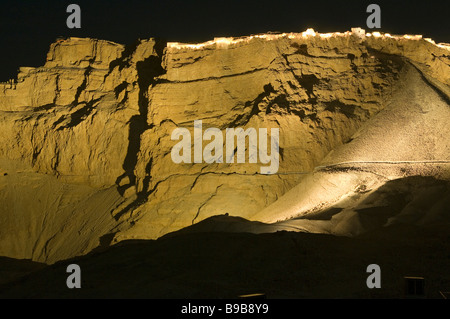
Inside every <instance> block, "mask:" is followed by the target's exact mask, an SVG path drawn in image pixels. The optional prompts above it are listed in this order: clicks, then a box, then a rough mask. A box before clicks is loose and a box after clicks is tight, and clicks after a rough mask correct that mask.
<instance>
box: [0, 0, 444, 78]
mask: <svg viewBox="0 0 450 319" xmlns="http://www.w3.org/2000/svg"><path fill="white" fill-rule="evenodd" d="M71 3H76V4H78V5H80V7H81V11H82V14H81V26H82V28H81V29H76V30H75V29H68V28H67V26H66V19H67V16H68V15H69V14H68V13H66V8H67V6H68V5H69V4H71ZM370 3H376V4H378V5H380V7H381V21H382V22H381V29H380V30H379V31H381V32H390V33H393V34H405V33H409V34H422V35H424V37H431V38H433V39H434V40H435V41H436V42H450V34H449V30H450V19H449V12H450V11H449V8H450V5H449V3H450V1H448V0H446V1H417V0H409V1H405V0H401V1H395V0H390V1H379V0H372V1H365V0H346V1H344V0H338V1H320V0H317V1H314V0H309V1H304V0H297V1H285V0H271V1H269V0H259V1H253V0H251V1H244V0H241V1H236V0H228V1H222V0H209V1H204V0H199V1H189V0H184V1H183V0H159V1H153V0H146V1H144V0H109V1H106V0H91V1H85V0H71V1H67V0H44V1H34V0H14V1H1V2H0V6H1V8H0V40H1V44H2V50H1V53H0V58H1V65H0V81H6V80H8V79H9V78H15V77H16V74H17V69H18V68H19V67H20V66H40V65H43V64H44V62H45V56H46V53H47V51H48V48H49V45H50V44H51V43H52V42H54V40H55V39H56V38H57V37H59V36H63V37H69V36H77V37H92V38H99V39H106V40H111V41H114V42H118V43H122V44H128V43H132V42H133V41H134V40H136V39H138V38H149V37H159V38H163V39H166V40H168V41H178V42H201V41H207V40H210V39H212V38H214V37H220V36H243V35H250V34H256V33H264V32H267V31H280V32H301V31H305V30H306V28H309V27H312V28H314V29H315V30H316V31H319V32H331V31H347V30H350V28H351V27H356V26H360V27H363V28H365V29H366V30H368V28H367V27H366V18H367V16H368V13H366V8H367V6H368V5H369V4H370Z"/></svg>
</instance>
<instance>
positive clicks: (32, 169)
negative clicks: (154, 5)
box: [0, 29, 450, 262]
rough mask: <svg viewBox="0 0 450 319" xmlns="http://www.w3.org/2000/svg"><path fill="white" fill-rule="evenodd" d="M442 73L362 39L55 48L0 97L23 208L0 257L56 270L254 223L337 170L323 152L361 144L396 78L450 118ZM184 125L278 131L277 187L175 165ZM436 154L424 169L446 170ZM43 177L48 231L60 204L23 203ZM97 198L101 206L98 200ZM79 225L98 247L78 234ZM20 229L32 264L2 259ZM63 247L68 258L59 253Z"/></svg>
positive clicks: (6, 225)
mask: <svg viewBox="0 0 450 319" xmlns="http://www.w3.org/2000/svg"><path fill="white" fill-rule="evenodd" d="M449 57H450V50H449V48H448V46H446V45H443V44H439V45H437V44H435V43H433V42H432V41H431V40H426V39H421V38H420V37H417V36H401V37H400V36H390V35H381V34H377V33H374V34H365V33H364V31H363V30H361V29H354V30H352V32H346V33H334V34H318V33H315V32H314V31H313V30H307V31H306V32H303V33H290V34H266V35H257V36H249V37H243V38H218V39H215V40H213V41H209V42H206V43H202V44H179V43H164V42H162V41H160V40H155V39H149V40H139V41H137V42H136V43H134V44H132V45H129V46H123V45H120V44H115V43H111V42H108V41H102V40H94V39H78V38H70V39H65V40H59V41H57V42H56V43H54V44H52V45H51V47H50V50H49V53H48V56H47V62H46V63H45V65H44V66H43V67H39V68H21V69H20V72H19V74H18V77H17V80H16V81H11V82H9V83H4V84H1V85H0V125H1V128H0V129H1V131H2V132H5V133H4V134H2V135H1V136H0V139H1V140H0V142H1V143H0V154H1V159H0V160H1V165H0V169H1V171H2V172H4V174H7V175H5V176H3V177H0V185H1V186H2V189H4V190H5V194H6V193H8V194H13V193H15V191H17V190H14V188H13V187H14V186H13V185H11V184H10V183H9V182H8V180H7V178H15V179H17V180H18V179H20V180H23V181H27V182H24V184H23V185H22V186H21V187H22V188H20V189H21V190H22V189H27V192H26V194H27V195H26V196H24V198H23V203H22V205H20V206H19V205H16V206H13V207H11V206H5V205H2V206H3V208H1V211H0V216H2V217H1V218H2V220H3V221H4V222H3V223H2V225H1V229H2V232H1V235H0V237H1V238H0V240H1V243H2V244H1V246H0V254H2V255H5V256H11V257H18V256H20V258H33V259H35V260H39V261H47V262H52V261H55V260H58V259H61V258H66V257H69V256H73V255H77V254H81V253H85V252H86V251H88V250H90V249H92V248H94V247H96V246H97V245H99V244H105V245H107V244H109V243H110V242H116V241H121V240H124V239H130V238H157V237H159V236H161V235H164V234H166V233H168V232H171V231H175V230H178V229H180V228H183V227H185V226H188V225H191V224H193V223H197V222H199V221H201V220H203V219H205V218H207V217H210V216H212V215H217V214H224V213H229V214H231V215H237V216H241V217H244V218H252V217H253V216H257V214H258V213H259V212H260V211H261V210H263V209H264V208H266V207H268V206H269V205H270V204H273V203H275V202H276V201H277V199H279V198H280V197H281V196H283V195H284V194H285V193H286V192H287V191H289V190H291V189H293V187H294V186H295V185H298V184H299V183H300V182H301V181H302V180H303V179H304V178H305V176H306V175H307V173H309V172H312V171H313V170H314V168H315V167H316V166H317V165H322V164H323V165H329V164H333V163H336V161H337V159H338V158H339V161H341V158H342V160H344V159H345V160H347V159H346V158H345V156H344V155H345V151H344V153H342V154H344V155H342V156H339V157H330V156H331V155H330V152H331V151H333V150H336V152H338V149H339V148H338V147H339V146H341V145H343V144H345V143H348V142H350V141H352V139H355V136H354V134H355V133H356V132H366V131H365V123H370V121H369V120H371V119H374V117H375V116H376V115H377V114H379V113H380V112H382V111H383V110H385V109H386V106H388V105H389V103H390V98H391V97H392V96H393V94H394V93H395V90H398V89H399V86H398V85H397V84H398V83H400V82H399V79H404V77H402V76H403V74H404V73H405V70H406V69H405V68H409V69H408V70H410V69H411V68H414V70H416V71H414V72H418V73H417V74H419V75H420V76H422V77H423V78H424V79H425V80H424V81H426V83H427V85H430V87H432V89H431V90H433V92H437V93H435V94H437V95H438V99H442V100H443V101H444V102H443V103H444V104H443V106H440V107H442V108H445V103H447V106H448V98H447V100H446V96H448V95H447V92H448V89H449V85H450V79H449V77H448V75H449V74H450V72H449V68H450V62H449ZM411 72H413V71H411ZM404 85H406V84H404ZM400 89H401V88H400ZM396 96H398V95H396ZM422 111H423V112H428V111H427V110H422ZM380 114H381V113H380ZM444 119H445V118H441V120H442V121H440V122H438V123H439V125H436V127H435V130H436V131H439V129H440V128H441V126H442V123H445V120H444ZM195 120H202V124H203V130H205V129H207V128H212V127H214V128H219V129H220V130H222V131H224V130H225V129H226V128H237V127H241V128H244V129H247V128H256V129H258V128H269V129H270V128H278V129H279V132H280V134H279V137H280V140H279V147H280V164H279V169H278V171H277V174H269V175H264V174H260V167H261V163H248V161H247V162H246V163H212V164H207V163H204V162H203V163H181V164H176V163H174V162H173V161H172V159H171V149H172V147H173V146H174V145H175V144H176V142H177V141H174V140H172V139H171V133H172V131H173V130H174V129H175V128H177V127H184V128H187V129H188V130H189V131H190V132H191V133H192V132H193V126H194V121H195ZM368 121H369V122H368ZM427 125H428V124H427ZM379 130H381V131H382V130H383V128H380V129H379ZM360 134H362V135H364V134H366V133H360ZM367 134H369V133H367ZM445 134H446V133H443V136H437V135H435V136H434V137H433V138H434V139H436V140H442V139H445ZM369 135H370V134H369ZM411 139H414V134H412V135H411ZM360 141H365V140H363V139H362V138H361V139H360ZM356 143H357V141H356V140H355V141H354V142H353V141H352V145H355V144H356ZM361 143H363V142H361ZM205 144H206V143H205V142H204V144H203V146H204V145H205ZM363 144H364V143H363ZM247 146H248V145H247ZM366 146H367V147H369V148H370V144H366ZM447 147H448V146H447ZM358 149H359V148H358ZM446 150H447V149H437V148H436V147H435V149H432V148H429V149H428V150H427V152H428V153H427V154H430V152H431V153H432V154H434V156H431V155H430V156H431V157H433V158H438V157H441V156H444V157H445V155H446V154H447V155H448V153H447V151H446ZM373 151H376V150H375V149H373ZM355 152H356V151H355ZM335 154H336V153H335ZM399 154H400V153H399ZM327 155H328V156H327ZM419 157H420V156H419ZM419 157H417V158H419ZM330 158H332V160H331V161H329V160H328V159H330ZM417 158H415V159H417ZM427 158H428V157H427ZM324 159H325V161H323V160H324ZM447 159H448V158H447ZM23 174H27V175H26V176H25V175H23ZM24 176H25V177H26V178H25V177H24ZM43 176H44V177H45V178H47V177H49V178H50V177H51V182H49V183H50V184H49V185H50V186H48V191H49V192H52V189H59V188H62V189H63V190H62V191H61V194H60V196H59V195H58V196H56V194H59V193H58V192H55V196H56V197H57V198H59V200H63V201H64V202H65V205H66V206H67V207H66V206H64V207H66V208H65V209H67V211H66V210H64V211H65V212H66V213H62V214H61V215H59V216H58V217H57V215H58V214H59V213H60V212H61V211H62V210H61V206H58V205H56V206H54V207H56V208H55V209H54V210H51V209H48V207H49V206H48V205H50V204H49V203H50V202H52V203H55V200H56V199H54V198H51V199H49V203H47V204H45V203H44V204H42V206H40V205H37V203H39V201H42V196H43V195H42V194H41V193H36V196H33V195H32V192H31V191H30V189H33V188H36V187H39V185H40V183H41V182H42V178H44V177H43ZM98 192H100V193H104V194H108V195H105V196H106V197H102V196H97V197H95V196H94V194H98ZM69 194H70V196H69ZM92 196H94V197H92ZM105 200H106V201H107V203H105V202H104V201H105ZM12 201H17V199H13V197H10V196H9V195H8V196H4V197H3V198H2V202H5V203H6V202H12ZM83 205H85V206H83ZM87 207H89V208H87ZM31 208H33V209H31ZM26 211H29V212H32V213H27V214H25V215H24V220H27V222H25V223H23V224H20V223H19V224H17V223H15V222H14V220H15V219H14V218H15V217H14V216H17V214H18V213H21V212H26ZM92 211H95V212H96V213H95V214H93V213H92ZM75 213H76V215H77V216H78V217H77V218H74V216H75V215H74V214H75ZM87 215H90V217H89V218H92V219H89V218H85V217H83V216H87ZM263 215H264V214H263ZM263 215H261V216H263ZM92 216H97V217H95V218H94V217H92ZM264 216H265V215H264ZM68 220H72V222H70V223H69V222H68ZM88 220H89V225H90V226H92V227H91V228H92V229H96V230H95V231H91V230H89V231H87V232H83V231H82V230H83V229H85V228H86V223H87V221H88ZM106 220H108V221H107V222H106ZM30 221H31V222H30ZM38 221H39V222H38ZM47 224H52V225H53V227H51V228H48V227H44V226H43V225H47ZM30 225H33V226H30ZM64 225H66V229H67V231H64V232H61V231H60V229H61V228H63V226H64ZM27 227H28V230H29V229H30V227H32V228H33V229H36V231H35V235H33V236H30V237H29V238H28V239H26V238H25V236H22V237H21V238H20V241H27V240H28V243H27V247H31V248H27V249H23V248H22V247H21V246H20V245H19V246H14V245H12V244H11V241H14V240H16V239H17V240H19V238H16V237H14V236H15V235H14V234H17V233H18V232H24V234H26V233H27V231H26V229H27ZM88 228H89V227H88ZM14 238H16V239H14ZM67 241H71V243H72V244H71V245H62V243H63V242H67ZM37 242H41V243H42V245H41V244H40V245H36V243H37ZM42 247H45V249H44V248H42Z"/></svg>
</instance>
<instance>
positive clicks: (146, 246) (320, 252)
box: [0, 217, 450, 299]
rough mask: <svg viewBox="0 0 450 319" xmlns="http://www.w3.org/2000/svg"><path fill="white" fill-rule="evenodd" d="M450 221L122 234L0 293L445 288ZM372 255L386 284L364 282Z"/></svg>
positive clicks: (141, 294)
mask: <svg viewBox="0 0 450 319" xmlns="http://www.w3.org/2000/svg"><path fill="white" fill-rule="evenodd" d="M227 218H228V219H229V220H228V221H230V219H233V218H234V217H227ZM449 226H450V224H449V223H441V224H439V225H438V224H435V225H429V226H426V227H418V226H411V225H406V224H405V225H397V226H392V227H387V228H385V229H383V230H376V231H373V232H369V233H367V234H365V235H361V236H358V237H355V238H347V237H336V236H332V235H324V234H307V233H298V232H286V231H281V232H276V233H266V234H259V235H255V234H249V233H226V232H216V233H213V232H209V233H192V234H181V235H178V236H171V237H164V238H160V239H158V240H156V241H144V240H140V241H126V242H122V243H119V244H117V245H115V246H112V247H110V248H108V249H107V250H105V251H102V252H94V253H90V254H88V255H86V256H84V257H80V258H74V259H71V260H65V261H61V262H58V263H56V264H54V265H50V266H47V267H45V268H44V269H40V270H37V271H35V272H32V273H30V274H28V275H26V276H24V277H22V278H21V279H18V280H17V279H16V280H12V281H11V282H9V283H4V284H3V285H1V286H0V297H1V298H177V299H178V298H182V299H184V298H213V299H215V298H226V299H229V298H231V299H233V298H237V297H238V296H240V295H243V294H249V293H256V292H257V293H264V294H266V296H267V298H268V299H278V298H283V299H284V298H403V297H404V279H403V277H404V276H421V277H424V278H425V280H426V291H425V297H426V298H442V296H441V295H440V291H447V290H450V275H449V273H448V272H447V271H446V270H447V269H449V267H450V255H448V252H449V251H450V246H449V245H450V240H449V239H450V236H449V235H448V227H449ZM0 262H1V263H2V264H4V263H5V260H1V261H0ZM71 263H76V264H78V265H80V267H81V269H82V288H81V289H68V288H67V287H66V278H67V273H66V267H67V265H69V264H71ZM372 263H376V264H378V265H379V266H380V267H381V288H380V289H369V288H367V286H366V279H367V277H368V275H369V274H368V273H366V268H367V266H368V265H369V264H372ZM11 271H12V270H11ZM14 271H17V269H16V270H14ZM27 271H28V269H24V273H26V272H27Z"/></svg>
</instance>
